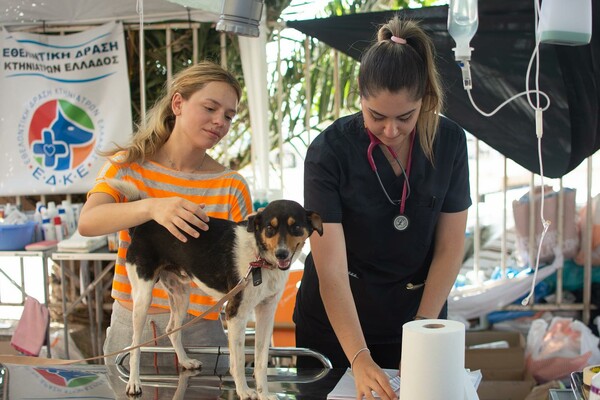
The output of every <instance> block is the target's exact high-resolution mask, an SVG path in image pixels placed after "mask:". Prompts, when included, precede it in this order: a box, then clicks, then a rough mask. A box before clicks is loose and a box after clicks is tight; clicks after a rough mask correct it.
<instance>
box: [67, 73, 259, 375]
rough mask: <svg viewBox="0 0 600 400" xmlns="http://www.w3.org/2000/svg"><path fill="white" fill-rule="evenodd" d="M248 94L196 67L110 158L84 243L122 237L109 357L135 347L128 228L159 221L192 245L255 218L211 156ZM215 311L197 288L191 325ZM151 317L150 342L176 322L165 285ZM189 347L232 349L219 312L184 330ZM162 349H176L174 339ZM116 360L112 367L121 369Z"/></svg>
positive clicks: (246, 195) (178, 78) (233, 177)
mask: <svg viewBox="0 0 600 400" xmlns="http://www.w3.org/2000/svg"><path fill="white" fill-rule="evenodd" d="M241 93H242V90H241V87H240V84H239V83H238V81H237V80H236V78H235V77H234V76H233V75H232V74H231V73H229V72H228V71H226V70H224V69H223V68H221V67H220V66H219V65H217V64H214V63H212V62H201V63H199V64H196V65H193V66H190V67H188V68H187V69H185V70H183V71H181V72H179V73H178V74H177V75H175V76H174V77H173V79H172V82H171V84H170V85H169V86H168V87H167V88H166V90H165V94H164V96H163V97H162V98H161V99H159V100H158V102H157V103H156V105H155V106H154V107H153V108H152V109H151V110H149V112H148V114H147V118H146V121H145V123H144V124H143V125H142V126H140V127H139V129H138V131H137V132H136V133H135V134H134V136H133V138H132V140H131V143H130V144H129V145H128V146H126V147H123V148H117V149H115V150H114V151H112V152H110V153H108V154H106V155H107V156H108V157H109V159H108V161H107V163H106V164H105V166H104V167H103V168H102V170H101V171H100V173H99V174H98V177H97V179H96V184H95V186H94V187H93V188H92V189H91V190H90V191H89V193H88V197H87V201H86V203H85V205H84V206H83V209H82V211H81V216H80V218H79V232H80V233H81V234H82V235H83V236H98V235H104V234H108V233H112V232H119V239H120V240H119V249H118V257H117V263H116V266H115V274H114V279H113V287H112V297H113V298H114V299H115V302H114V305H113V313H112V316H111V324H110V327H109V329H108V331H107V338H106V341H105V345H104V353H105V354H108V353H112V352H114V351H118V350H121V349H123V348H125V347H128V346H129V345H130V344H131V337H132V336H131V334H132V327H131V326H132V313H131V310H132V299H131V284H130V282H129V279H128V277H127V272H126V270H125V265H124V263H125V255H126V253H127V246H128V244H129V241H130V237H129V234H128V231H127V229H128V228H131V227H133V226H137V225H140V224H142V223H144V222H146V221H149V220H152V219H153V220H155V221H156V222H158V223H159V224H161V225H163V226H164V227H165V228H166V229H168V230H169V231H170V232H171V233H172V234H173V235H174V236H175V237H177V238H178V239H180V240H182V241H185V240H186V238H185V235H184V232H185V233H188V234H190V235H192V236H194V237H197V235H198V232H197V231H196V230H195V229H194V227H198V228H200V229H201V230H206V229H207V228H208V226H207V222H208V221H209V218H210V217H215V218H217V217H218V218H224V219H230V220H234V221H240V220H242V219H244V218H245V217H246V216H247V215H248V214H249V213H250V212H251V211H252V201H251V198H250V192H249V189H248V185H247V183H246V181H245V180H244V178H243V177H242V176H241V175H240V174H239V173H237V172H235V171H232V170H230V169H229V168H226V167H224V166H223V165H221V164H219V163H218V162H217V161H216V160H214V159H212V158H211V157H210V156H209V155H208V154H207V150H208V149H210V148H212V147H214V146H215V145H216V144H217V143H219V141H220V140H221V139H222V138H223V137H224V136H225V135H226V134H227V133H228V131H229V128H230V126H231V121H232V120H233V118H234V117H235V115H236V113H237V109H238V104H239V101H240V97H241ZM109 178H110V179H123V180H128V181H130V182H133V183H134V184H135V185H136V186H137V187H138V188H139V189H140V190H141V191H142V192H143V193H144V194H145V196H144V197H145V198H144V199H143V200H140V201H136V202H130V203H129V202H125V201H124V200H125V199H123V198H122V196H121V195H120V194H119V193H118V192H116V191H115V190H114V189H113V188H111V187H110V186H109V185H108V184H107V183H106V179H109ZM212 304H214V300H213V299H212V298H210V297H208V296H207V295H206V294H205V293H203V292H202V291H200V290H199V289H198V288H193V289H192V294H191V296H190V308H189V310H188V318H192V317H193V316H196V315H199V314H200V313H202V312H203V311H204V310H206V309H207V308H208V307H209V306H211V305H212ZM148 313H149V315H148V318H147V322H146V326H145V331H144V334H143V337H142V339H143V340H142V341H143V342H145V341H147V340H150V339H152V338H153V337H157V336H160V335H162V334H164V332H165V328H166V326H167V323H168V320H169V304H168V300H167V294H166V292H165V291H164V290H163V287H162V285H160V284H157V285H156V286H155V289H154V290H153V298H152V305H151V307H150V309H149V311H148ZM182 339H183V343H184V346H190V345H195V346H202V345H220V346H226V345H227V338H226V336H225V334H224V331H223V326H222V323H221V320H220V316H219V314H218V313H217V312H214V313H212V314H209V316H208V317H207V318H206V319H203V320H202V321H200V323H198V324H195V325H194V327H193V328H192V329H186V330H184V331H183V333H182ZM161 343H162V344H163V345H165V346H170V342H169V340H168V338H165V339H163V342H161ZM114 358H115V357H112V358H111V359H109V360H106V362H107V363H109V364H110V363H114ZM165 359H166V360H165ZM155 361H156V360H155ZM163 362H164V363H172V364H175V356H174V354H173V355H172V356H169V357H161V360H160V361H158V364H161V363H163Z"/></svg>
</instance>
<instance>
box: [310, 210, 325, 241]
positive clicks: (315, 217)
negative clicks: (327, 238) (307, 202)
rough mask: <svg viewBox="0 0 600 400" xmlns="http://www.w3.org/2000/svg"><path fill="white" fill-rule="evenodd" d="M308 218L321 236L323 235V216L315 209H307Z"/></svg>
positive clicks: (314, 229)
mask: <svg viewBox="0 0 600 400" xmlns="http://www.w3.org/2000/svg"><path fill="white" fill-rule="evenodd" d="M306 219H307V220H308V222H310V225H311V226H312V227H313V231H317V233H318V234H319V236H323V220H322V219H321V216H320V215H319V214H317V213H316V212H314V211H308V210H307V211H306ZM311 233H312V232H311ZM309 236H310V234H309Z"/></svg>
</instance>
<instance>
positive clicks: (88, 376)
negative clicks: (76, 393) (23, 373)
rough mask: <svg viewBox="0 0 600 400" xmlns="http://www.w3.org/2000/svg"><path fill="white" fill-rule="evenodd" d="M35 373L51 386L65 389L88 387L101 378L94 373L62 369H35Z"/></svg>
mask: <svg viewBox="0 0 600 400" xmlns="http://www.w3.org/2000/svg"><path fill="white" fill-rule="evenodd" d="M35 371H36V372H37V373H38V374H40V376H42V377H43V378H44V380H45V381H46V382H48V383H49V384H52V385H54V386H60V387H64V388H76V387H81V386H88V385H90V384H91V383H92V382H94V381H97V380H98V378H99V376H98V375H97V374H95V373H93V372H86V371H73V370H69V369H60V368H35Z"/></svg>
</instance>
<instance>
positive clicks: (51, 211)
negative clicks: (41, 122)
mask: <svg viewBox="0 0 600 400" xmlns="http://www.w3.org/2000/svg"><path fill="white" fill-rule="evenodd" d="M47 212H48V218H50V220H51V221H52V220H53V219H54V217H56V216H57V215H58V210H57V209H56V203H55V202H53V201H50V202H49V203H48V207H47Z"/></svg>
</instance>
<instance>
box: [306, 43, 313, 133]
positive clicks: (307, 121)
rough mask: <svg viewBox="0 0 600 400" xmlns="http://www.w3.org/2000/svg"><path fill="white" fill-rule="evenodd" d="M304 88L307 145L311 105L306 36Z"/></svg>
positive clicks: (308, 54) (308, 51)
mask: <svg viewBox="0 0 600 400" xmlns="http://www.w3.org/2000/svg"><path fill="white" fill-rule="evenodd" d="M304 61H305V62H304V77H305V78H304V86H305V92H306V96H305V97H306V111H305V114H304V127H305V129H306V133H307V134H308V139H307V143H310V142H311V140H310V110H311V109H312V104H311V98H312V93H311V90H312V88H311V86H310V61H311V60H310V36H307V37H306V39H304Z"/></svg>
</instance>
